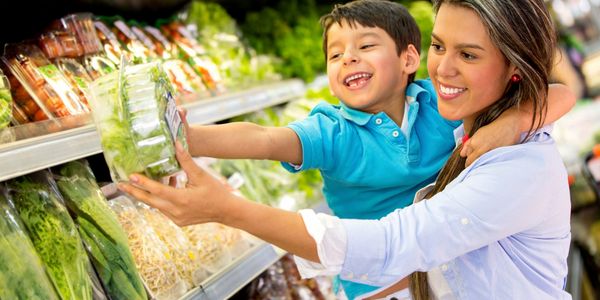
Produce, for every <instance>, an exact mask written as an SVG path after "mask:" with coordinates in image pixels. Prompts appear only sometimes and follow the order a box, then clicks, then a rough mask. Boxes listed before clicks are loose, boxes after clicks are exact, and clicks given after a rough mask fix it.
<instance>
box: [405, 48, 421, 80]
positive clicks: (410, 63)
mask: <svg viewBox="0 0 600 300" xmlns="http://www.w3.org/2000/svg"><path fill="white" fill-rule="evenodd" d="M404 52H405V53H406V62H405V65H404V71H405V72H406V73H408V74H412V73H415V72H417V70H418V69H419V65H420V64H421V55H419V51H417V48H415V46H414V45H412V44H410V45H408V47H406V50H405V51H404Z"/></svg>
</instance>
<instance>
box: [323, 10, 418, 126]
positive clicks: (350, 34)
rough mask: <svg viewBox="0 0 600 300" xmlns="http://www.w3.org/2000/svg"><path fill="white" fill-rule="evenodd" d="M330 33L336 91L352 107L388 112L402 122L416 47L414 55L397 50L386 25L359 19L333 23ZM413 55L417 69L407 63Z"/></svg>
mask: <svg viewBox="0 0 600 300" xmlns="http://www.w3.org/2000/svg"><path fill="white" fill-rule="evenodd" d="M327 35H328V42H327V75H328V78H329V86H330V88H331V91H332V92H333V94H334V95H335V96H336V97H338V98H339V99H340V100H341V101H342V102H344V104H346V105H347V106H349V107H351V108H353V109H357V110H361V111H364V112H368V113H373V114H375V113H379V112H385V113H386V114H387V115H388V116H389V117H390V118H392V119H393V120H394V121H396V123H397V124H401V123H400V122H401V120H402V116H403V113H404V105H403V104H404V92H405V90H406V85H407V81H408V75H409V74H411V73H413V72H414V71H415V70H416V68H418V59H419V57H418V53H417V52H416V50H414V55H412V52H411V51H409V50H406V51H403V52H402V53H401V54H398V53H397V50H396V48H397V47H396V44H395V42H394V40H393V39H392V38H391V37H390V36H389V35H388V34H387V33H386V32H385V31H384V30H383V29H381V28H378V27H365V26H362V25H360V24H358V23H353V24H350V23H348V22H346V21H344V22H342V24H341V25H340V24H338V23H334V24H333V25H331V27H330V28H329V30H328V31H327ZM411 47H412V49H414V47H413V46H412V45H411V46H409V48H411ZM408 52H411V55H412V56H410V55H408V54H407V53H408ZM414 56H416V58H414ZM414 59H416V60H417V63H416V66H415V67H414V69H413V67H412V65H411V66H408V67H407V64H408V63H409V61H412V60H414ZM413 64H414V63H413Z"/></svg>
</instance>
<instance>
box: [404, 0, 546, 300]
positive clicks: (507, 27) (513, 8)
mask: <svg viewBox="0 0 600 300" xmlns="http://www.w3.org/2000/svg"><path fill="white" fill-rule="evenodd" d="M442 4H445V5H455V6H459V7H464V8H468V9H471V10H473V11H474V12H475V13H477V15H478V16H479V18H480V19H481V21H482V22H483V24H484V26H485V27H486V29H487V32H488V34H489V36H490V39H491V40H492V42H493V43H494V45H495V46H496V47H497V48H498V49H499V50H500V51H501V52H502V54H503V55H504V57H505V58H506V60H507V63H510V64H512V65H514V66H516V68H517V69H518V70H519V72H520V74H521V77H522V80H521V82H519V83H517V84H512V83H510V82H507V83H506V89H505V92H504V94H503V96H502V97H501V98H500V99H499V100H498V101H496V102H495V103H494V104H492V105H491V106H490V107H488V108H487V109H486V110H485V111H483V112H482V113H481V114H480V115H479V116H478V117H477V118H476V120H475V122H474V124H473V127H472V128H471V130H470V132H468V134H469V136H473V135H474V134H475V132H477V130H478V129H479V128H481V127H483V126H485V125H488V124H490V123H491V122H493V121H494V120H496V119H497V118H498V117H499V116H500V115H501V114H502V113H503V112H504V111H506V110H507V109H509V108H512V107H515V106H516V107H518V106H519V105H520V104H521V103H523V102H524V101H531V102H532V108H533V109H532V113H533V117H532V125H531V127H530V128H529V132H528V135H527V138H529V137H530V136H531V134H532V133H533V132H534V131H535V130H537V129H539V128H540V127H541V125H543V122H544V118H545V116H546V110H547V95H548V76H549V74H550V71H551V69H552V67H553V58H554V53H555V49H556V37H555V30H554V25H553V22H552V19H551V17H550V15H549V13H548V10H547V9H546V7H545V4H544V1H543V0H510V1H509V0H486V1H481V0H463V1H460V0H437V1H434V10H435V12H436V13H437V12H438V11H439V9H440V6H441V5H442ZM527 138H526V139H527ZM461 148H462V145H460V146H459V147H457V148H456V149H455V150H454V152H453V153H452V155H451V156H450V158H449V159H448V161H447V163H446V164H445V165H444V167H443V168H442V170H441V171H440V174H439V175H438V178H437V181H436V183H435V186H434V188H433V190H432V191H431V192H429V193H428V194H427V196H426V197H425V198H427V199H429V198H431V197H433V196H434V195H435V194H437V193H439V192H440V191H443V190H444V188H445V187H446V186H447V185H448V183H450V182H451V181H452V180H454V179H455V178H456V177H457V176H458V175H459V174H460V173H461V172H462V171H463V170H464V169H465V161H466V159H465V158H462V157H461V156H460V150H461ZM410 291H411V294H412V297H413V299H415V300H426V299H430V293H429V291H430V290H429V284H428V282H427V273H424V272H415V273H413V274H412V275H410Z"/></svg>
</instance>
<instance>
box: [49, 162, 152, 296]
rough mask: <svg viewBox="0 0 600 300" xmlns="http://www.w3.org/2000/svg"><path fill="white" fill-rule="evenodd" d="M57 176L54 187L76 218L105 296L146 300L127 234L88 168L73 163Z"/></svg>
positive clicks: (62, 169)
mask: <svg viewBox="0 0 600 300" xmlns="http://www.w3.org/2000/svg"><path fill="white" fill-rule="evenodd" d="M59 174H60V176H57V177H58V178H57V179H56V183H57V185H58V188H59V189H60V192H61V193H62V195H63V196H64V198H65V202H66V204H67V207H68V208H69V210H71V211H72V212H73V213H74V214H75V216H76V218H75V222H76V223H77V224H78V225H79V228H78V229H79V233H80V235H81V237H82V239H83V241H84V244H85V245H86V247H87V249H88V252H89V254H90V258H91V260H92V263H93V264H94V266H95V267H96V270H97V271H98V274H99V277H100V280H101V281H102V283H103V285H104V287H105V291H106V293H107V294H109V295H110V297H111V298H112V299H124V300H125V299H132V300H134V299H147V295H146V292H145V290H144V286H143V284H142V281H141V278H140V275H139V274H138V272H137V269H136V267H135V262H134V260H133V256H132V254H131V251H129V247H128V246H127V234H126V233H125V232H124V231H123V229H122V227H121V225H120V224H119V221H118V219H117V217H116V216H115V214H114V212H113V211H112V210H111V209H110V207H109V206H108V203H107V201H106V198H105V197H104V195H103V194H102V191H100V188H99V187H98V184H97V183H96V179H95V178H94V175H93V173H92V171H91V170H90V168H89V167H88V166H87V165H86V163H84V162H82V161H72V162H69V163H67V164H65V165H63V166H62V167H61V168H60V170H59Z"/></svg>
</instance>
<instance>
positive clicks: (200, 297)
mask: <svg viewBox="0 0 600 300" xmlns="http://www.w3.org/2000/svg"><path fill="white" fill-rule="evenodd" d="M284 254H285V253H284V252H282V251H277V250H276V249H275V248H274V247H273V246H272V245H270V244H267V243H265V242H261V243H260V244H258V245H256V246H255V247H254V248H253V249H250V250H249V251H248V252H247V253H246V254H245V255H243V256H241V257H239V258H238V259H236V261H234V262H232V263H231V264H230V265H229V267H227V268H225V269H223V270H222V271H221V272H219V273H217V274H215V275H213V277H211V278H209V279H208V280H207V282H206V283H205V284H203V285H202V286H201V287H197V288H195V289H193V290H192V291H190V292H188V294H186V295H185V296H184V297H182V298H181V299H180V300H213V299H228V298H230V297H231V296H233V295H234V294H235V293H236V292H237V291H239V290H240V289H241V288H243V287H244V286H245V285H246V284H248V283H249V282H250V281H252V280H253V279H254V278H256V277H257V276H258V275H259V274H260V273H262V272H263V271H264V270H266V269H267V268H268V267H269V266H271V265H272V264H274V263H275V262H276V261H277V260H279V259H280V258H281V257H282V256H283V255H284Z"/></svg>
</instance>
